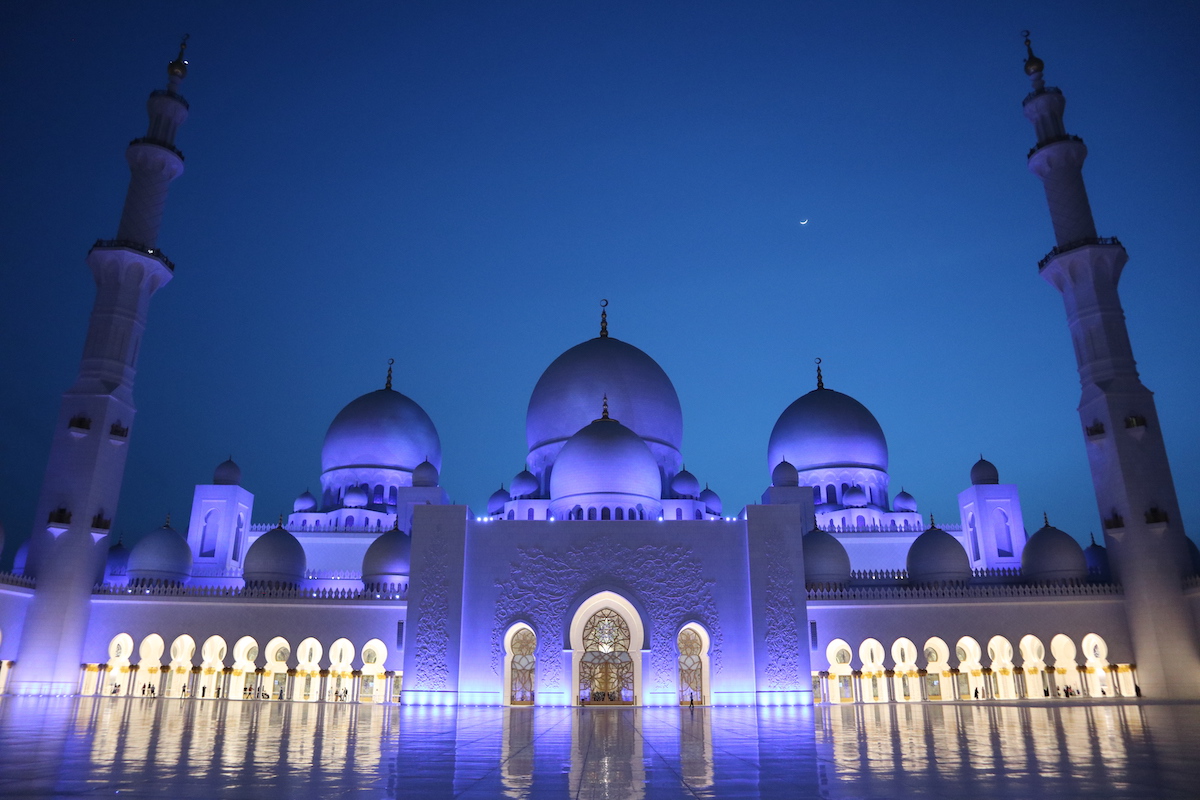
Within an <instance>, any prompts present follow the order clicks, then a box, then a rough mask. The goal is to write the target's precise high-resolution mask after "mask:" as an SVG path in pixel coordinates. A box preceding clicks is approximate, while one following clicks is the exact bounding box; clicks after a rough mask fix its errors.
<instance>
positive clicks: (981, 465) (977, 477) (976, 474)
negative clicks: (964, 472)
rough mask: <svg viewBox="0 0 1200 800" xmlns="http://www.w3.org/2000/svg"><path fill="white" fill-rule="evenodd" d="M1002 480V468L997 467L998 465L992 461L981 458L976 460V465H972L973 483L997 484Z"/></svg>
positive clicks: (979, 484)
mask: <svg viewBox="0 0 1200 800" xmlns="http://www.w3.org/2000/svg"><path fill="white" fill-rule="evenodd" d="M999 482H1000V470H998V469H996V465H995V464H993V463H992V462H990V461H986V460H984V459H983V458H980V459H979V460H978V461H976V462H975V466H973V467H971V485H972V486H981V485H984V484H996V483H999Z"/></svg>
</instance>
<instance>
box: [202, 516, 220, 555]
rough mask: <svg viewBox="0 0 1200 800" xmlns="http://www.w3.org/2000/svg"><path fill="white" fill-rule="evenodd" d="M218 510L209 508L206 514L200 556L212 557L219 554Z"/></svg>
mask: <svg viewBox="0 0 1200 800" xmlns="http://www.w3.org/2000/svg"><path fill="white" fill-rule="evenodd" d="M217 527H218V524H217V510H216V509H215V508H213V509H209V510H208V512H207V513H205V515H204V528H203V529H202V532H201V534H200V557H201V558H212V557H213V556H215V555H216V554H217Z"/></svg>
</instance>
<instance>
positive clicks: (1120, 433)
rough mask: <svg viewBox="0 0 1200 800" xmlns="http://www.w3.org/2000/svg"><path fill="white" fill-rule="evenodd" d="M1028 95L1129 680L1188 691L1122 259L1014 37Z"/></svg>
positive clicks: (1194, 675) (1148, 400)
mask: <svg viewBox="0 0 1200 800" xmlns="http://www.w3.org/2000/svg"><path fill="white" fill-rule="evenodd" d="M1025 46H1026V50H1027V58H1026V61H1025V72H1026V74H1027V75H1028V76H1029V78H1030V80H1031V81H1032V83H1033V91H1031V92H1030V93H1029V95H1028V96H1026V98H1025V101H1024V103H1023V108H1024V113H1025V117H1026V118H1027V119H1028V120H1029V121H1030V122H1032V123H1033V126H1034V130H1035V131H1036V134H1037V144H1036V145H1034V147H1033V149H1032V150H1030V151H1029V169H1030V171H1031V172H1033V173H1034V174H1035V175H1037V176H1038V177H1039V178H1041V179H1042V183H1043V184H1044V186H1045V189H1046V201H1047V203H1048V204H1049V206H1050V219H1051V221H1052V222H1053V224H1054V238H1055V247H1054V248H1053V249H1052V250H1051V251H1050V252H1049V253H1048V254H1047V255H1046V257H1045V258H1043V259H1042V260H1041V262H1040V263H1039V264H1038V269H1039V271H1040V272H1041V276H1042V277H1043V278H1045V279H1046V281H1047V282H1048V283H1050V285H1051V286H1053V287H1054V288H1055V289H1058V291H1059V292H1061V293H1062V296H1063V302H1064V303H1065V305H1066V311H1067V324H1068V327H1069V328H1070V332H1071V342H1072V344H1073V345H1074V349H1075V360H1076V363H1077V364H1078V367H1079V381H1080V384H1081V385H1082V389H1083V393H1082V397H1081V399H1080V401H1079V416H1080V421H1081V423H1082V426H1081V427H1082V429H1083V430H1082V433H1083V434H1084V441H1085V442H1086V447H1087V454H1088V462H1089V464H1090V466H1091V471H1092V483H1093V485H1094V486H1095V490H1096V502H1097V505H1098V508H1099V511H1100V516H1101V518H1102V520H1103V526H1104V538H1105V543H1106V544H1107V545H1108V547H1109V553H1110V555H1111V565H1112V569H1113V572H1114V574H1115V576H1116V578H1117V579H1118V580H1119V581H1120V582H1121V584H1122V585H1123V587H1124V591H1125V608H1126V614H1127V616H1128V619H1129V630H1130V634H1131V636H1132V639H1133V646H1134V655H1135V657H1136V659H1137V670H1138V680H1139V683H1140V686H1141V688H1142V689H1143V691H1144V692H1145V694H1146V695H1148V696H1151V697H1200V647H1198V645H1197V636H1196V627H1195V622H1194V621H1193V620H1192V618H1191V613H1190V611H1189V609H1188V607H1187V606H1186V605H1185V603H1184V599H1183V593H1182V578H1183V572H1184V565H1186V564H1188V563H1189V559H1188V554H1187V540H1186V538H1185V535H1184V530H1183V520H1182V519H1181V518H1180V515H1179V503H1178V500H1177V499H1176V495H1175V484H1174V481H1173V480H1172V478H1171V468H1170V466H1169V464H1168V463H1167V451H1166V446H1165V445H1164V443H1163V436H1162V430H1161V428H1160V427H1159V423H1158V413H1157V411H1156V410H1155V407H1154V397H1153V395H1152V394H1151V392H1150V390H1149V389H1147V388H1146V387H1145V386H1143V385H1142V382H1141V380H1140V379H1139V378H1138V373H1137V367H1136V364H1135V362H1134V359H1133V348H1132V346H1131V345H1130V342H1129V332H1128V331H1127V330H1126V327H1125V312H1124V310H1123V309H1122V308H1121V300H1120V297H1119V295H1118V292H1117V282H1118V281H1119V280H1120V277H1121V271H1122V269H1123V268H1124V267H1125V263H1126V261H1127V260H1128V256H1127V254H1126V252H1125V248H1124V247H1123V246H1122V245H1121V243H1120V242H1119V241H1118V240H1117V239H1116V238H1115V237H1112V238H1104V237H1100V236H1097V234H1096V224H1095V222H1094V221H1093V219H1092V209H1091V205H1090V204H1089V203H1088V196H1087V190H1086V189H1085V187H1084V184H1083V161H1084V159H1085V158H1086V157H1087V147H1085V146H1084V143H1083V140H1082V139H1080V138H1079V137H1078V136H1074V135H1071V134H1069V133H1067V132H1066V128H1065V127H1064V126H1063V109H1064V107H1065V106H1066V100H1065V98H1064V97H1063V93H1062V92H1061V91H1060V90H1059V89H1056V88H1053V87H1049V86H1046V84H1045V81H1044V80H1043V78H1042V72H1043V69H1044V66H1045V65H1044V64H1043V63H1042V60H1041V59H1040V58H1038V57H1037V56H1035V55H1034V54H1033V48H1032V47H1031V46H1030V43H1029V39H1028V38H1026V39H1025Z"/></svg>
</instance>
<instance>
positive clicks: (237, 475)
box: [212, 458, 242, 486]
mask: <svg viewBox="0 0 1200 800" xmlns="http://www.w3.org/2000/svg"><path fill="white" fill-rule="evenodd" d="M212 482H213V483H215V484H217V485H218V486H241V484H242V468H241V467H239V466H238V465H237V464H235V463H234V461H233V459H232V458H229V459H226V460H225V461H222V462H221V463H220V464H217V468H216V469H215V470H213V480H212Z"/></svg>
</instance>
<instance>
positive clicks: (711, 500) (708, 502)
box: [700, 486, 722, 516]
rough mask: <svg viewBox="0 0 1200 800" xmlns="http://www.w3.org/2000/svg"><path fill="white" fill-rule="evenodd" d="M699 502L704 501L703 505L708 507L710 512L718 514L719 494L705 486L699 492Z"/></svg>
mask: <svg viewBox="0 0 1200 800" xmlns="http://www.w3.org/2000/svg"><path fill="white" fill-rule="evenodd" d="M700 502H702V503H704V507H705V508H706V509H708V510H709V512H710V513H713V514H717V515H718V516H719V515H720V513H721V508H722V506H721V496H720V495H719V494H717V493H716V492H714V491H713V490H712V489H710V488H708V487H707V486H705V487H704V491H703V492H701V493H700Z"/></svg>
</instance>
